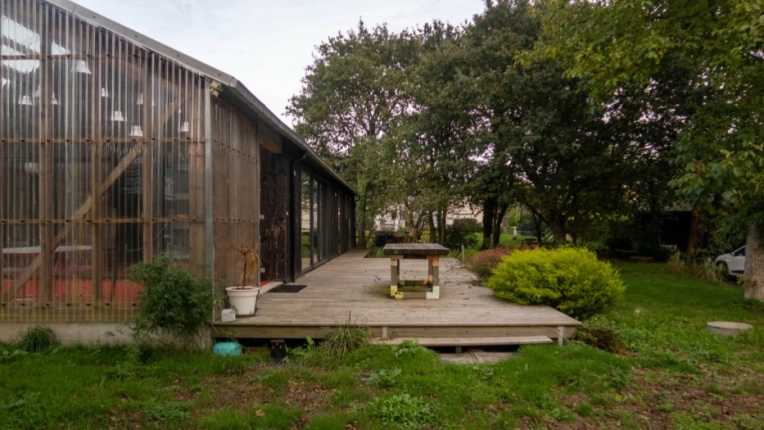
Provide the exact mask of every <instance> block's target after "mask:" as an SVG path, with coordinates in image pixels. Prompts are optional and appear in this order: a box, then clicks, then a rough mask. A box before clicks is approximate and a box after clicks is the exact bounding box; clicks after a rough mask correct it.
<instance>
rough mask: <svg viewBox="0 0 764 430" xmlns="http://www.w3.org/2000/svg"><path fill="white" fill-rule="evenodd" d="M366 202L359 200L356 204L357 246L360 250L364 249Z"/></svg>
mask: <svg viewBox="0 0 764 430" xmlns="http://www.w3.org/2000/svg"><path fill="white" fill-rule="evenodd" d="M365 203H366V200H363V199H361V201H360V202H358V213H359V215H360V217H359V218H360V219H359V220H358V245H359V246H360V247H362V248H366V204H365Z"/></svg>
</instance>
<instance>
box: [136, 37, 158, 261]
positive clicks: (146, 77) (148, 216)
mask: <svg viewBox="0 0 764 430" xmlns="http://www.w3.org/2000/svg"><path fill="white" fill-rule="evenodd" d="M147 55H149V54H148V53H146V52H145V51H144V53H143V55H141V56H140V57H139V61H141V62H142V66H143V76H142V80H141V81H142V82H141V91H143V105H142V106H141V124H142V125H143V127H142V128H143V135H144V136H153V135H154V131H153V129H152V127H151V119H150V117H151V115H150V110H149V107H150V106H151V100H152V95H151V94H149V92H148V88H149V82H150V73H151V71H150V70H149V66H148V64H147ZM139 125H140V124H139ZM141 141H143V145H145V146H144V148H145V149H146V150H145V151H143V155H142V158H143V160H142V164H141V182H142V184H141V188H142V194H141V197H142V198H143V205H142V206H143V261H144V262H146V263H149V262H151V260H153V258H154V221H153V218H154V186H153V183H154V180H153V177H152V174H153V171H152V167H153V164H154V163H153V158H154V157H153V152H154V151H153V148H151V147H149V146H146V143H145V137H141Z"/></svg>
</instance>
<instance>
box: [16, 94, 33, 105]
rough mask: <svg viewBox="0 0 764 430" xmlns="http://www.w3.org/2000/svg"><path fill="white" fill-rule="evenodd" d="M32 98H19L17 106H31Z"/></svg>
mask: <svg viewBox="0 0 764 430" xmlns="http://www.w3.org/2000/svg"><path fill="white" fill-rule="evenodd" d="M32 105H33V103H32V98H31V97H29V96H19V106H32Z"/></svg>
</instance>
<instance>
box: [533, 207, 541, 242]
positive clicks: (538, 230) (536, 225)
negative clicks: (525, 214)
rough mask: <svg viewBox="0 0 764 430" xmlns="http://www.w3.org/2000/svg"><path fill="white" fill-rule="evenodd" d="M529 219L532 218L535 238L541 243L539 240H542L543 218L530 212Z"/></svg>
mask: <svg viewBox="0 0 764 430" xmlns="http://www.w3.org/2000/svg"><path fill="white" fill-rule="evenodd" d="M531 219H532V220H533V228H534V229H535V230H536V231H535V233H536V240H537V241H538V243H539V245H541V242H542V241H543V240H544V220H543V219H541V216H539V215H536V214H535V213H532V214H531Z"/></svg>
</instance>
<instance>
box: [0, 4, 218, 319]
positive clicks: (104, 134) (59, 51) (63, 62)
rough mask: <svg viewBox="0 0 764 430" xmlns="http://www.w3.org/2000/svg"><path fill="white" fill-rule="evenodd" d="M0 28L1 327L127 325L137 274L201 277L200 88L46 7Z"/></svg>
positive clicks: (120, 41) (9, 16)
mask: <svg viewBox="0 0 764 430" xmlns="http://www.w3.org/2000/svg"><path fill="white" fill-rule="evenodd" d="M0 15H1V18H0V34H1V35H2V39H1V40H2V45H1V47H0V49H1V51H2V56H3V57H2V67H0V79H1V81H0V82H1V83H2V86H1V87H0V100H1V101H2V103H1V104H0V123H1V124H0V127H1V129H2V136H1V138H2V142H0V162H1V163H2V166H1V167H2V170H1V172H0V201H1V202H2V210H1V211H0V250H2V252H1V253H0V255H1V256H2V258H0V270H1V271H2V296H0V302H1V303H2V308H1V309H0V320H1V321H34V322H37V321H42V322H44V321H91V320H115V321H123V320H128V319H130V318H131V316H132V312H133V309H134V304H135V302H136V299H137V296H138V294H139V292H140V286H138V285H135V284H134V283H132V282H130V281H129V268H130V267H131V266H132V265H133V264H135V263H137V262H140V261H149V260H151V259H152V258H153V257H154V256H157V255H165V256H167V257H169V258H171V259H173V260H175V261H176V262H177V264H181V265H187V266H189V267H190V268H192V269H193V270H195V271H202V270H203V262H204V255H203V253H204V246H203V236H204V234H203V232H204V119H203V116H204V97H203V96H204V91H205V89H204V79H203V78H202V77H201V76H199V75H198V74H196V73H195V72H192V71H189V70H188V69H185V68H184V67H183V66H182V65H180V64H178V63H176V62H174V61H172V60H171V59H168V58H164V57H162V56H159V55H157V54H155V53H153V52H150V51H148V50H146V49H144V48H141V47H139V46H136V45H134V44H132V43H131V42H130V41H129V40H126V39H124V38H122V37H120V36H118V35H116V34H114V33H112V32H110V31H108V30H105V29H102V28H96V27H94V26H91V25H89V24H87V23H85V22H82V21H80V20H79V19H77V18H75V17H74V16H72V15H71V14H69V13H67V12H64V11H61V10H59V9H57V8H55V7H53V6H50V5H47V4H45V3H43V2H39V1H32V0H23V1H21V0H2V1H1V2H0ZM195 241H197V242H198V243H197V244H195V243H194V242H195Z"/></svg>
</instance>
